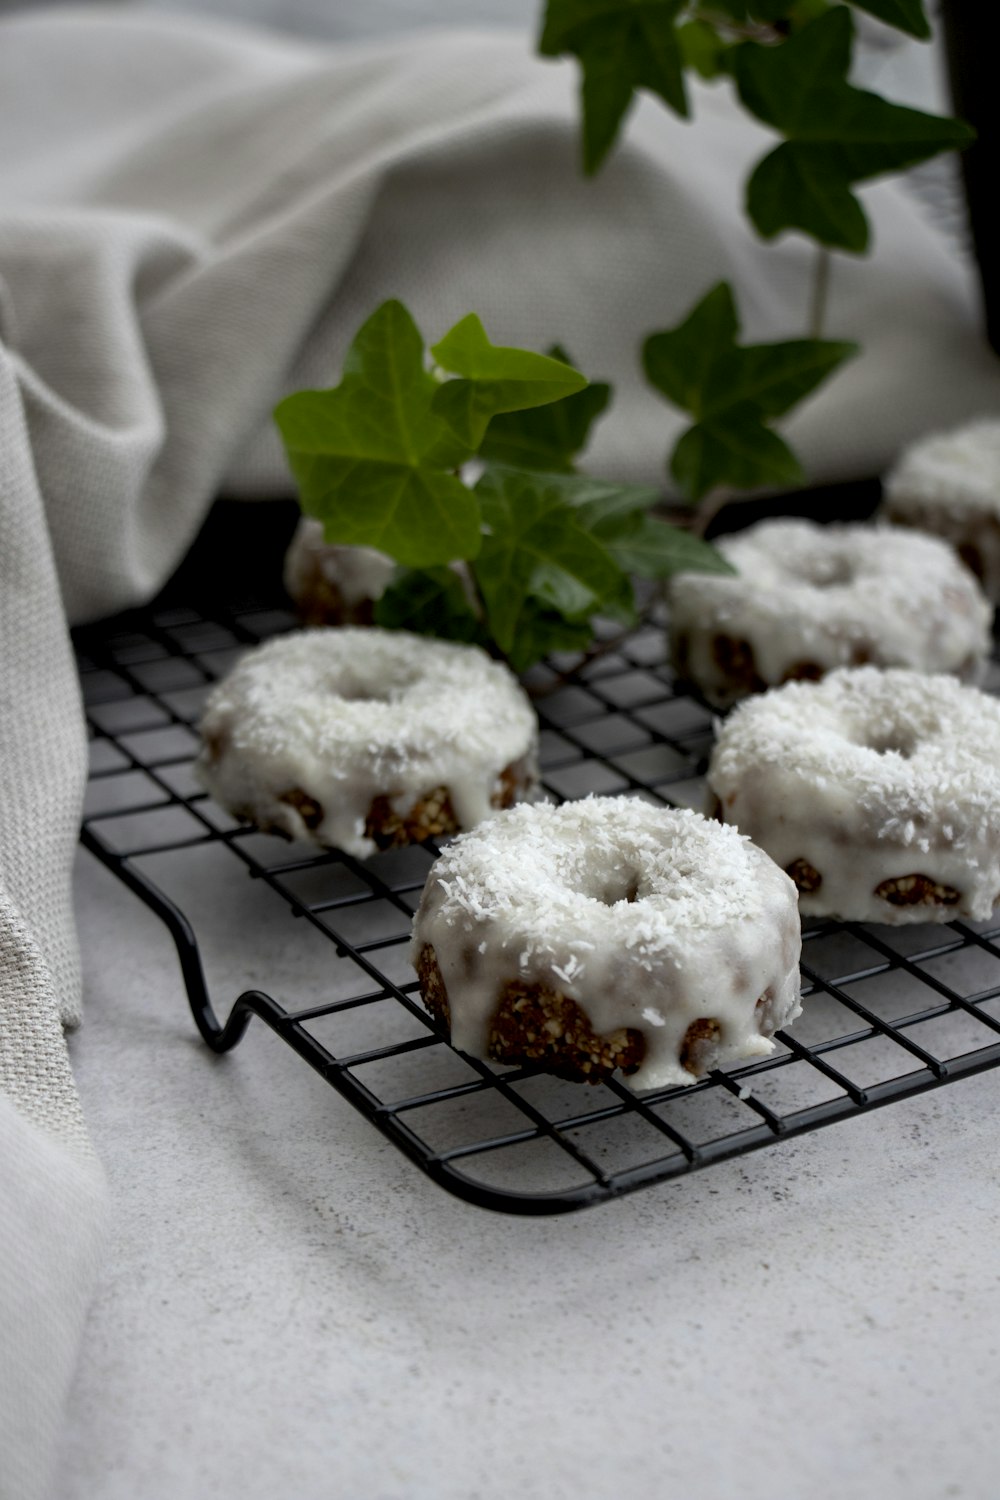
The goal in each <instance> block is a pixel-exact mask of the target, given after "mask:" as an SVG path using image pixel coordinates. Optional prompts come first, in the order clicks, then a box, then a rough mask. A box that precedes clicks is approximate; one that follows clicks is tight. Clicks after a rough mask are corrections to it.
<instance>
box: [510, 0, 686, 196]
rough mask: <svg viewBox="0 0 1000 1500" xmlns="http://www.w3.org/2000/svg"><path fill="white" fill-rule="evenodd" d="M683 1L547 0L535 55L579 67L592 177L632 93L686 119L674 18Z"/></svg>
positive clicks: (585, 141) (586, 159)
mask: <svg viewBox="0 0 1000 1500" xmlns="http://www.w3.org/2000/svg"><path fill="white" fill-rule="evenodd" d="M685 3H686V0H548V4H547V6H546V10H545V21H544V24H543V27H542V35H541V39H540V41H539V43H538V50H539V52H540V53H541V54H542V56H543V57H558V56H559V54H560V53H564V52H569V53H572V54H573V55H574V56H575V57H577V58H579V60H580V63H581V66H582V68H583V85H582V100H583V166H584V171H585V172H588V173H590V172H596V170H597V168H598V167H599V166H600V164H601V162H602V161H603V160H604V157H605V156H606V155H607V153H608V151H609V150H610V149H611V146H612V144H613V143H614V140H615V137H616V136H617V134H618V131H619V129H620V128H621V124H622V120H623V119H624V117H625V115H626V113H627V111H628V109H629V106H630V105H631V103H632V95H633V92H634V90H635V89H639V88H644V89H649V90H650V91H651V92H652V93H654V94H658V95H659V96H660V98H661V99H662V100H663V101H664V103H665V104H669V106H670V108H671V109H672V110H674V111H675V112H676V113H677V114H679V115H681V116H683V117H684V118H687V114H688V102H687V94H686V93H685V89H684V71H683V57H682V55H681V44H680V42H679V41H678V37H677V28H676V27H675V25H674V20H675V18H676V16H677V14H678V12H679V11H681V10H682V9H683V8H684V5H685Z"/></svg>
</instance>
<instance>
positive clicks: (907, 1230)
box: [56, 855, 1000, 1500]
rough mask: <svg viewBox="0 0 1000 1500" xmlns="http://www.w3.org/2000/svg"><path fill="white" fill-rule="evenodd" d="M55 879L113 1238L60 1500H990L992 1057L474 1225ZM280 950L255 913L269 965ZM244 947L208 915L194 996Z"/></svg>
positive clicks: (94, 901) (166, 962)
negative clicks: (76, 982) (78, 984)
mask: <svg viewBox="0 0 1000 1500" xmlns="http://www.w3.org/2000/svg"><path fill="white" fill-rule="evenodd" d="M77 887H78V897H79V918H80V925H81V931H82V940H83V946H84V959H85V967H86V976H87V984H86V1007H87V1010H86V1022H85V1025H84V1027H83V1029H82V1031H81V1032H80V1033H78V1034H77V1035H76V1036H75V1037H74V1038H73V1039H72V1043H71V1047H72V1053H73V1059H74V1063H75V1067H76V1072H77V1077H78V1080H79V1085H80V1089H81V1092H82V1095H83V1101H84V1106H85V1109H86V1112H87V1115H88V1118H89V1121H90V1126H91V1129H92V1131H93V1135H94V1138H95V1140H96V1142H97V1145H98V1148H99V1151H100V1153H101V1156H102V1158H103V1160H104V1162H105V1164H106V1167H107V1171H108V1175H109V1178H110V1181H111V1188H112V1194H113V1199H114V1233H113V1240H112V1244H111V1247H110V1251H109V1255H108V1260H107V1264H106V1267H105V1272H104V1279H103V1284H102V1286H101V1289H100V1292H99V1295H98V1298H97V1301H96V1304H95V1306H94V1308H93V1311H92V1314H91V1318H90V1323H89V1328H88V1332H87V1337H86V1340H85V1344H84V1349H83V1354H82V1359H81V1364H80V1368H79V1372H78V1376H77V1380H76V1385H75V1389H74V1391H73V1395H72V1402H71V1410H70V1420H69V1425H68V1431H67V1435H66V1442H65V1449H64V1453H63V1456H62V1464H61V1472H60V1477H59V1482H58V1485H57V1488H56V1496H57V1500H182V1497H183V1500H187V1497H191V1496H198V1497H209V1496H211V1497H220V1500H273V1497H275V1496H286V1495H287V1496H290V1497H295V1500H330V1497H337V1500H341V1497H343V1500H347V1497H355V1496H358V1497H361V1496H363V1497H365V1500H500V1497H504V1500H507V1497H509V1496H515V1495H516V1496H518V1497H521V1500H563V1497H566V1500H570V1497H572V1500H597V1497H605V1496H607V1497H610V1496H619V1495H623V1494H634V1495H644V1496H655V1497H672V1496H675V1495H676V1496H684V1497H688V1496H690V1495H692V1494H695V1495H698V1496H699V1497H700V1500H706V1497H707V1500H729V1497H737V1496H738V1497H739V1500H798V1497H805V1496H808V1497H810V1500H825V1497H830V1500H833V1497H837V1500H852V1497H859V1500H860V1497H865V1500H870V1497H871V1496H873V1495H878V1496H879V1497H881V1500H897V1497H898V1500H942V1497H949V1500H950V1497H956V1500H957V1497H962V1500H973V1497H974V1500H992V1497H994V1496H996V1494H997V1493H998V1488H1000V1480H998V1477H997V1468H998V1445H997V1439H996V1421H995V1418H996V1410H997V1398H998V1395H1000V1378H998V1377H1000V1316H998V1314H1000V1253H998V1248H997V1247H998V1245H1000V1173H998V1167H1000V1150H998V1144H997V1123H998V1118H1000V1099H998V1091H1000V1073H998V1072H993V1073H987V1074H984V1075H981V1076H979V1077H977V1078H974V1079H971V1080H969V1081H966V1082H962V1083H958V1084H955V1085H952V1086H949V1087H947V1088H944V1089H941V1090H939V1091H936V1092H933V1093H930V1094H925V1095H923V1096H921V1097H918V1098H916V1099H912V1100H909V1101H906V1102H904V1103H901V1104H896V1105H893V1106H890V1107H889V1108H886V1109H883V1110H879V1111H876V1112H874V1113H872V1114H868V1115H865V1116H863V1117H861V1118H858V1119H855V1120H853V1121H850V1122H848V1123H846V1124H841V1125H836V1126H833V1127H831V1128H829V1129H827V1130H823V1131H820V1132H819V1133H817V1134H813V1135H809V1136H806V1137H801V1138H799V1139H797V1140H793V1141H790V1142H786V1143H783V1144H781V1145H779V1146H777V1147H775V1148H773V1149H769V1150H766V1151H763V1152H758V1153H756V1154H755V1155H751V1156H747V1157H744V1158H742V1159H741V1160H737V1161H732V1162H728V1163H725V1164H723V1165H721V1166H717V1167H713V1168H710V1169H709V1170H707V1171H704V1172H701V1173H696V1174H695V1175H693V1176H690V1177H687V1178H682V1179H679V1180H677V1181H674V1182H672V1183H667V1184H664V1185H661V1186H658V1187H654V1188H651V1189H647V1190H644V1191H641V1192H639V1193H636V1194H634V1195H632V1196H631V1197H628V1198H624V1199H621V1200H619V1201H617V1202H613V1203H610V1204H607V1205H605V1206H602V1207H599V1208H596V1209H591V1210H587V1211H585V1212H581V1213H578V1214H573V1215H570V1216H567V1217H561V1218H555V1219H536V1220H532V1219H518V1218H514V1217H507V1216H501V1215H498V1214H494V1213H488V1212H485V1211H483V1210H480V1209H477V1208H474V1207H472V1206H470V1205H467V1204H465V1203H462V1202H460V1201H459V1200H457V1199H454V1198H451V1197H450V1196H449V1195H447V1194H446V1193H444V1192H443V1191H441V1190H440V1189H439V1188H438V1187H436V1186H434V1185H433V1184H432V1183H431V1182H429V1181H428V1180H427V1179H425V1178H424V1177H423V1175H422V1174H421V1173H420V1172H419V1171H417V1170H416V1169H415V1168H414V1167H413V1166H411V1165H410V1163H409V1162H408V1161H407V1160H405V1159H404V1157H403V1156H402V1155H401V1154H400V1153H399V1152H398V1151H397V1150H396V1149H395V1148H394V1147H393V1146H391V1145H390V1144H388V1143H387V1142H385V1141H384V1140H383V1139H382V1138H381V1136H379V1135H378V1134H377V1132H376V1131H375V1130H374V1128H373V1127H372V1126H371V1125H370V1124H369V1123H368V1122H367V1121H366V1120H365V1119H363V1118H362V1117H361V1116H359V1115H358V1114H356V1113H355V1111H354V1110H353V1109H352V1108H351V1107H350V1106H349V1105H348V1104H347V1103H346V1102H345V1101H343V1100H342V1099H340V1098H339V1096H337V1095H336V1094H335V1093H334V1091H333V1090H332V1089H330V1088H329V1087H328V1086H327V1085H326V1084H325V1083H323V1082H322V1080H321V1079H320V1078H319V1077H318V1076H316V1075H315V1074H314V1073H312V1072H311V1070H310V1069H309V1068H307V1067H306V1066H305V1065H304V1064H303V1063H302V1062H301V1061H300V1060H299V1059H298V1058H297V1057H296V1056H295V1055H294V1054H293V1053H292V1052H291V1050H290V1049H289V1048H288V1047H286V1046H284V1045H283V1044H282V1043H281V1042H280V1041H279V1040H277V1039H276V1038H275V1037H273V1036H272V1035H271V1034H270V1033H269V1032H268V1031H267V1030H266V1029H265V1028H264V1027H263V1026H261V1025H259V1024H258V1023H254V1024H253V1025H251V1028H250V1031H249V1033H248V1034H247V1036H246V1038H245V1039H244V1041H243V1042H242V1043H241V1044H240V1046H239V1047H238V1048H237V1049H236V1050H235V1052H234V1053H232V1054H231V1055H230V1056H228V1057H225V1058H222V1059H219V1058H216V1057H214V1056H213V1055H211V1054H210V1052H209V1051H208V1049H207V1048H206V1047H205V1046H204V1045H203V1043H202V1042H201V1041H200V1040H199V1039H198V1037H197V1034H196V1032H195V1030H194V1026H193V1023H192V1022H191V1020H190V1017H189V1014H188V1011H187V1005H186V1001H185V998H184V994H183V991H182V987H181V982H180V977H179V971H178V968H177V964H176V959H175V956H174V952H173V949H172V945H171V943H170V941H169V939H168V936H167V933H166V931H165V929H164V928H163V927H162V926H161V925H160V923H159V921H158V920H157V919H156V918H155V917H154V916H153V915H152V914H151V913H149V912H148V911H147V910H146V909H145V908H144V907H143V906H141V905H140V903H139V902H138V901H137V900H136V899H135V898H134V897H133V896H132V895H131V894H130V893H129V892H128V891H126V890H125V888H124V887H123V886H121V885H120V884H118V882H116V881H115V879H114V878H113V877H112V876H111V875H110V874H108V873H107V872H106V871H105V870H104V869H102V868H101V867H100V866H98V865H97V863H96V862H95V861H93V860H92V859H91V858H90V856H88V855H81V857H80V863H79V870H78V882H77ZM250 887H251V883H250V882H246V888H250ZM248 899H249V898H248ZM285 925H286V927H290V928H292V929H293V930H294V934H296V935H297V934H300V933H301V932H302V930H303V926H302V924H300V923H294V924H293V923H288V922H287V918H286V919H285ZM282 930H283V931H284V929H282ZM296 941H298V938H297V937H296ZM283 944H284V946H282V945H283ZM305 948H306V949H308V944H306V945H305ZM310 963H314V960H313V959H311V958H310V956H309V953H308V952H304V953H302V954H300V953H299V951H298V950H297V949H296V948H295V947H294V946H292V947H290V946H288V940H287V939H285V938H283V937H280V936H277V935H276V937H275V944H274V949H273V968H274V971H275V974H276V975H277V981H278V982H281V983H287V982H291V981H293V980H294V979H295V975H296V974H297V973H298V974H299V977H300V980H301V983H302V984H303V985H304V986H305V987H306V988H307V987H308V977H307V970H308V965H309V964H310ZM243 964H244V960H243V958H242V956H241V953H240V951H239V946H238V944H237V943H236V941H235V934H230V942H229V949H228V951H227V948H226V933H225V929H224V926H223V928H222V929H221V936H220V938H219V943H218V948H217V951H216V952H214V953H213V955H212V956H211V962H210V977H211V978H212V979H213V982H214V983H215V985H216V991H217V993H220V994H222V995H226V996H229V995H235V994H236V993H237V992H238V990H239V989H240V988H241V987H243V986H244V985H245V984H246V983H247V982H248V981H250V982H252V979H253V976H252V975H249V974H247V973H245V972H243V971H242V966H243ZM297 966H299V968H297ZM293 987H294V986H293Z"/></svg>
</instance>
